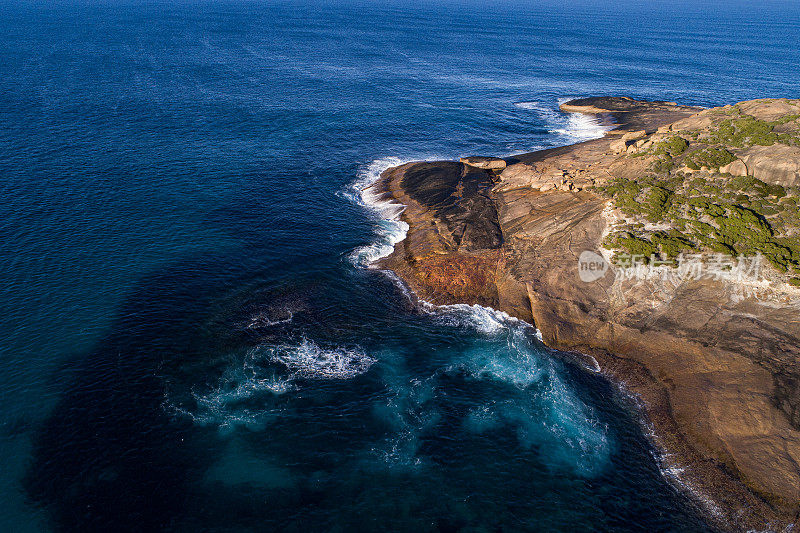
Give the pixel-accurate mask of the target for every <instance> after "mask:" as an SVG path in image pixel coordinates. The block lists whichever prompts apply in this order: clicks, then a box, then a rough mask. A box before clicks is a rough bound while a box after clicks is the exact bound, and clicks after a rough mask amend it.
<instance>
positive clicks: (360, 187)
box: [344, 157, 408, 267]
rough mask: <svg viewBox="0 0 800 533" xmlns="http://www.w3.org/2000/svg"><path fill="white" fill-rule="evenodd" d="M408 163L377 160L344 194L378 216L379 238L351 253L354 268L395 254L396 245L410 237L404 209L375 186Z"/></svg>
mask: <svg viewBox="0 0 800 533" xmlns="http://www.w3.org/2000/svg"><path fill="white" fill-rule="evenodd" d="M407 162H408V161H404V160H402V159H400V158H398V157H386V158H383V159H377V160H375V161H373V162H372V163H370V164H369V165H368V166H367V167H366V168H365V169H363V170H362V171H361V172H360V173H359V176H358V178H357V179H356V181H354V182H353V183H352V184H351V185H350V187H349V188H348V190H347V191H346V192H345V193H344V195H345V197H347V198H349V199H350V200H351V201H353V202H355V203H357V204H358V205H361V206H362V207H365V208H366V209H367V210H369V211H370V212H372V214H373V215H375V216H376V217H377V219H376V225H375V233H376V237H377V238H376V239H375V240H374V241H373V242H372V243H370V244H368V245H366V246H361V247H359V248H356V249H355V250H353V252H352V253H351V254H350V261H351V262H352V263H353V265H355V266H359V267H368V266H370V265H371V264H372V263H374V262H375V261H377V260H379V259H382V258H384V257H386V256H388V255H389V254H391V253H392V251H393V250H394V247H395V245H396V244H397V243H398V242H400V241H402V240H403V239H405V238H406V234H407V233H408V224H407V223H405V222H404V221H402V220H400V215H401V214H402V212H403V206H402V205H400V204H398V203H397V202H395V201H393V200H388V199H386V197H385V195H381V194H377V193H376V192H375V191H374V189H373V188H372V187H371V186H372V185H374V184H375V183H376V182H377V181H378V179H379V178H380V176H381V174H382V173H383V172H384V171H386V170H388V169H389V168H392V167H395V166H398V165H402V164H403V163H407Z"/></svg>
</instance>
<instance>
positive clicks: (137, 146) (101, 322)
mask: <svg viewBox="0 0 800 533" xmlns="http://www.w3.org/2000/svg"><path fill="white" fill-rule="evenodd" d="M754 6H755V4H749V3H711V2H699V3H698V2H692V3H688V2H675V3H658V2H650V3H639V2H622V3H615V4H613V5H608V4H604V3H597V2H579V3H574V4H571V5H570V6H569V7H563V6H561V5H560V4H558V3H555V2H552V3H551V2H544V3H540V4H537V5H536V6H530V5H527V4H522V3H516V4H515V3H495V4H491V5H488V6H479V5H478V4H477V3H476V4H470V3H445V2H430V3H425V4H423V5H421V6H414V7H411V6H408V5H404V4H400V3H389V4H378V3H361V4H356V3H298V2H281V3H261V2H251V1H245V0H237V1H222V2H210V1H208V2H206V1H201V2H178V3H170V4H166V3H156V2H128V1H125V2H122V1H120V2H103V3H96V4H95V3H88V2H84V3H79V2H59V3H51V4H47V5H43V4H37V3H33V2H31V3H21V2H8V1H4V2H2V3H1V4H0V7H2V12H3V16H2V17H0V38H2V42H3V43H4V46H3V47H2V48H0V103H2V105H1V106H0V177H1V178H2V182H1V183H2V188H0V195H1V198H2V202H0V210H1V211H2V216H0V242H1V243H2V246H0V257H1V258H2V260H0V270H1V271H2V272H1V274H2V276H1V277H0V279H2V284H0V304H1V305H2V311H3V312H2V313H0V331H2V350H3V357H2V360H0V365H2V372H0V387H1V388H0V390H2V392H3V394H2V395H0V459H2V464H3V465H4V468H3V473H2V475H0V528H2V529H3V530H6V531H40V530H67V531H72V530H81V531H87V530H102V531H108V530H157V529H166V530H177V531H182V530H198V529H199V530H212V529H213V530H237V531H238V530H241V531H251V530H278V529H280V530H308V529H312V530H325V531H327V530H336V531H351V530H378V529H386V528H388V529H392V530H412V529H413V530H421V531H459V530H461V531H485V530H492V531H520V530H572V529H576V528H577V529H594V530H606V531H607V530H624V531H642V530H647V531H652V530H686V529H691V530H702V529H705V528H707V525H706V524H705V523H704V521H703V520H702V519H701V518H700V517H699V515H698V512H697V510H696V509H695V507H694V506H693V505H692V504H691V503H690V502H689V500H688V499H687V498H686V497H685V496H684V495H683V494H681V493H680V492H678V491H677V490H675V489H674V488H673V487H672V486H671V485H670V484H669V483H667V481H666V480H665V478H664V476H663V475H662V474H661V473H660V471H659V464H658V462H657V460H656V459H655V455H654V453H653V450H652V449H651V448H650V446H649V445H648V444H647V441H646V439H645V437H644V434H643V432H642V429H641V426H640V424H639V422H638V418H637V414H636V411H635V409H634V408H633V406H632V405H631V402H630V401H629V400H626V398H625V397H624V396H623V395H621V394H620V393H619V392H618V391H616V389H615V388H614V387H612V386H611V385H609V384H608V383H606V382H605V381H604V380H603V379H602V378H601V377H599V376H598V375H596V374H594V373H593V372H591V370H590V369H585V368H583V367H581V366H580V365H578V364H575V363H574V362H571V361H570V360H568V359H564V358H563V357H562V356H560V355H559V354H554V353H551V352H550V351H549V350H547V348H545V347H544V346H542V345H541V343H539V342H538V340H537V339H536V336H535V332H534V331H533V330H531V329H530V328H529V327H527V326H526V325H525V324H522V323H518V322H515V321H511V320H509V319H508V318H507V317H504V316H502V315H498V314H496V313H493V312H491V311H490V310H485V309H481V308H464V307H461V308H451V309H427V308H424V307H423V308H420V307H419V306H418V305H416V304H414V303H413V302H412V301H411V300H409V298H408V296H407V295H406V294H405V293H404V292H403V290H402V289H401V288H400V287H398V286H397V285H396V284H395V283H393V282H392V280H391V279H389V278H387V277H385V276H383V275H382V274H380V273H377V272H373V271H369V270H366V269H364V268H362V266H361V265H362V262H363V261H364V260H365V259H368V258H370V257H374V256H375V255H379V254H380V253H383V252H385V251H386V250H387V249H388V248H387V247H388V246H389V244H390V243H391V242H393V240H396V239H397V238H399V236H400V235H401V233H399V230H400V229H402V228H398V227H397V226H396V225H395V224H393V223H392V222H387V221H386V220H385V217H386V213H385V212H379V211H375V210H374V209H373V207H371V206H369V205H366V204H364V203H363V201H362V199H361V198H360V196H359V194H358V193H357V188H358V187H357V186H358V185H362V184H365V183H368V182H369V181H370V179H374V177H375V175H376V173H377V172H378V171H380V169H382V168H385V167H386V166H387V165H389V164H392V163H393V162H398V161H406V160H413V159H423V158H454V157H458V156H461V155H466V154H468V153H485V154H496V155H506V154H511V153H515V152H521V151H527V150H531V149H535V148H537V147H546V146H554V145H559V144H566V143H570V142H574V141H576V140H581V139H584V138H589V137H591V136H593V135H597V134H599V131H600V130H599V129H598V127H597V125H596V124H594V123H592V122H591V121H587V120H584V119H578V118H576V117H571V116H567V115H563V114H560V113H558V112H557V111H556V109H557V104H558V102H559V101H560V100H562V99H565V98H569V97H576V96H585V95H591V94H627V95H630V96H634V97H642V98H657V99H667V100H676V101H680V102H682V103H691V104H700V105H716V104H723V103H730V102H734V101H738V100H743V99H749V98H756V97H764V96H795V97H796V96H797V94H796V80H797V78H798V74H800V72H799V70H800V67H798V64H797V62H796V57H797V52H798V50H797V48H798V42H800V29H798V28H800V24H798V22H799V21H800V12H798V8H797V5H796V4H795V3H793V2H761V3H758V5H757V9H755V8H754Z"/></svg>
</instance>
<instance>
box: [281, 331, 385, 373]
mask: <svg viewBox="0 0 800 533" xmlns="http://www.w3.org/2000/svg"><path fill="white" fill-rule="evenodd" d="M268 353H269V358H270V360H271V361H273V362H276V363H280V364H282V365H283V366H285V367H286V368H287V370H288V371H289V372H290V373H291V379H296V378H305V379H349V378H353V377H355V376H358V375H359V374H363V373H365V372H367V371H368V370H369V368H370V367H371V366H372V365H373V364H374V363H375V362H376V359H374V358H373V357H370V356H368V355H367V354H365V353H364V352H362V351H360V350H355V349H347V348H339V347H337V348H330V349H325V348H321V347H320V346H319V345H318V344H316V343H314V342H312V341H309V340H306V339H304V340H303V341H302V342H301V343H300V344H299V345H288V346H276V347H270V348H268Z"/></svg>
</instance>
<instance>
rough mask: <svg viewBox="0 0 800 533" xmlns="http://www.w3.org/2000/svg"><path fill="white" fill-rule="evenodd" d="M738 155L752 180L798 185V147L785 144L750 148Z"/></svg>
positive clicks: (799, 175)
mask: <svg viewBox="0 0 800 533" xmlns="http://www.w3.org/2000/svg"><path fill="white" fill-rule="evenodd" d="M738 155H739V159H741V161H742V163H744V166H745V167H746V172H747V174H748V175H750V176H753V177H754V178H757V179H760V180H761V181H763V182H765V183H771V184H773V185H784V186H790V187H795V186H798V185H800V147H797V146H787V145H785V144H774V145H772V146H751V147H750V148H748V149H746V150H743V151H742V152H740V153H739V154H738ZM735 170H740V169H739V168H737V169H735ZM731 174H734V172H731Z"/></svg>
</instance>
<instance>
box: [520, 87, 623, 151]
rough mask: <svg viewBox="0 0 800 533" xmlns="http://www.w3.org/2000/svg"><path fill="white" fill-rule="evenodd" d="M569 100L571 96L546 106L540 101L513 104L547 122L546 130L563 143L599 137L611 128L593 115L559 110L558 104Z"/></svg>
mask: <svg viewBox="0 0 800 533" xmlns="http://www.w3.org/2000/svg"><path fill="white" fill-rule="evenodd" d="M569 100H572V98H560V99H559V100H558V103H557V105H556V106H546V105H543V104H542V103H541V102H517V103H515V104H514V106H516V107H518V108H519V109H524V110H526V111H533V112H535V113H536V114H537V115H538V116H539V117H540V118H541V119H542V120H544V122H545V124H547V127H548V131H549V132H550V133H554V134H556V135H558V141H559V142H560V143H563V144H572V143H575V142H581V141H589V140H591V139H599V138H600V137H602V136H603V135H605V133H606V132H607V131H609V130H610V129H612V128H613V126H612V125H610V124H606V123H604V122H603V121H602V120H601V119H600V118H599V117H597V116H594V115H587V114H584V113H564V112H561V111H559V110H558V105H561V104H563V103H564V102H568V101H569Z"/></svg>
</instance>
